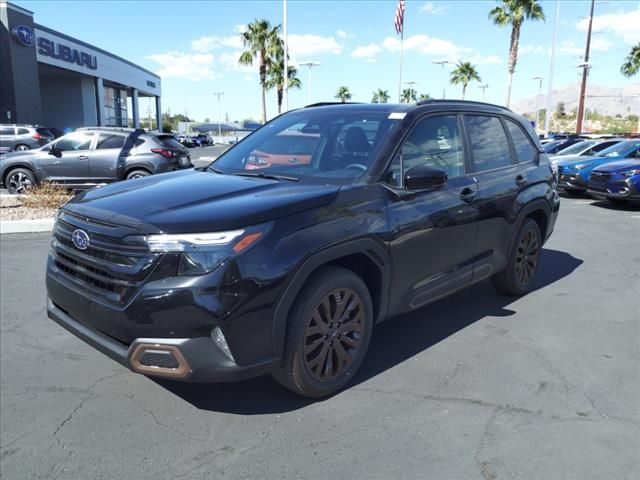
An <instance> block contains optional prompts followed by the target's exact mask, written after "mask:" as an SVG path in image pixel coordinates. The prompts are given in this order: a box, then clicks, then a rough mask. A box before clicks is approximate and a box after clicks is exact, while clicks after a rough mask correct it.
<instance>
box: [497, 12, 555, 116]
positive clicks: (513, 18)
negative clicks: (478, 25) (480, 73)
mask: <svg viewBox="0 0 640 480" xmlns="http://www.w3.org/2000/svg"><path fill="white" fill-rule="evenodd" d="M500 3H501V5H499V6H497V7H494V8H493V9H492V10H491V11H490V12H489V18H490V19H491V20H492V21H493V23H494V24H495V25H498V26H499V27H504V26H506V25H511V43H510V45H509V66H508V70H509V80H508V83H507V99H506V101H505V105H506V107H507V108H509V105H510V103H511V84H512V83H513V74H514V72H515V71H516V62H517V61H518V44H519V43H520V30H521V28H522V23H523V22H524V21H525V20H534V21H536V20H542V21H544V20H545V16H544V11H543V10H542V6H541V5H540V3H538V0H501V2H500Z"/></svg>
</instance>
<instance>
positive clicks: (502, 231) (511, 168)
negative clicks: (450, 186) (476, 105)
mask: <svg viewBox="0 0 640 480" xmlns="http://www.w3.org/2000/svg"><path fill="white" fill-rule="evenodd" d="M465 130H466V133H467V142H468V145H469V150H470V153H471V160H472V166H471V168H472V172H473V174H474V176H475V178H476V179H477V181H478V209H479V211H480V221H479V222H478V237H477V241H476V250H475V254H474V257H475V258H476V265H475V268H474V274H473V280H474V282H475V281H476V280H479V279H482V278H486V277H489V276H490V275H492V274H493V273H496V272H498V271H500V270H502V269H503V268H504V266H505V265H506V263H507V255H508V252H509V248H510V242H511V238H512V236H511V234H512V232H513V228H514V225H515V221H516V219H517V214H518V208H517V206H518V205H517V203H516V202H517V200H516V199H517V197H518V195H519V193H520V192H521V191H522V190H523V189H524V188H526V187H527V185H528V183H529V181H530V173H531V172H532V171H533V170H534V169H535V168H536V167H537V162H538V153H537V149H536V148H535V146H534V145H533V143H532V142H531V140H530V139H529V137H528V135H527V134H526V133H525V132H524V130H523V129H522V127H521V126H520V125H518V124H516V123H515V122H513V121H511V120H508V119H506V118H502V117H500V116H497V115H490V114H465ZM512 138H513V141H512Z"/></svg>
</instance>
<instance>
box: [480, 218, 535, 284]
mask: <svg viewBox="0 0 640 480" xmlns="http://www.w3.org/2000/svg"><path fill="white" fill-rule="evenodd" d="M541 248H542V235H541V234H540V227H539V226H538V224H537V223H536V221H535V220H533V219H531V218H527V219H525V221H524V223H523V224H522V227H520V231H519V232H518V235H517V236H516V239H515V243H514V245H513V247H512V250H511V255H510V257H509V263H508V264H507V268H505V269H504V270H503V271H502V272H500V273H498V274H497V275H495V276H493V277H492V279H491V280H492V281H493V285H494V286H495V287H496V289H497V290H498V291H500V292H502V293H506V294H508V295H515V296H521V295H524V294H526V293H529V292H530V291H531V290H532V288H533V280H534V278H535V275H536V271H537V270H538V264H539V263H540V250H541Z"/></svg>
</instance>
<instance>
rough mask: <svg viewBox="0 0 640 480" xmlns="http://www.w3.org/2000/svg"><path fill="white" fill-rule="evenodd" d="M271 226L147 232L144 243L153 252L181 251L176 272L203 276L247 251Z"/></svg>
mask: <svg viewBox="0 0 640 480" xmlns="http://www.w3.org/2000/svg"><path fill="white" fill-rule="evenodd" d="M270 226H271V224H262V225H257V226H254V227H249V228H246V229H241V230H230V231H227V232H207V233H182V234H181V233H179V234H160V235H149V236H147V245H148V246H149V250H150V251H152V252H161V253H181V254H182V255H181V256H180V265H179V267H178V275H203V274H205V273H209V272H212V271H213V270H215V269H216V268H217V267H219V266H220V265H222V264H223V263H224V262H225V261H227V260H228V259H230V258H231V257H233V256H234V255H237V254H239V253H241V252H244V251H245V250H247V249H248V248H249V247H251V246H252V245H253V244H255V243H256V242H257V241H258V240H259V239H260V237H262V236H263V235H264V234H265V233H266V232H267V231H268V229H269V227H270Z"/></svg>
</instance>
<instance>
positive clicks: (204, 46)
mask: <svg viewBox="0 0 640 480" xmlns="http://www.w3.org/2000/svg"><path fill="white" fill-rule="evenodd" d="M236 28H237V27H236ZM222 47H230V48H242V38H240V35H232V36H230V37H216V36H209V37H200V38H196V39H195V40H191V49H192V50H195V51H196V52H203V53H206V52H210V51H212V50H215V49H217V48H222Z"/></svg>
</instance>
